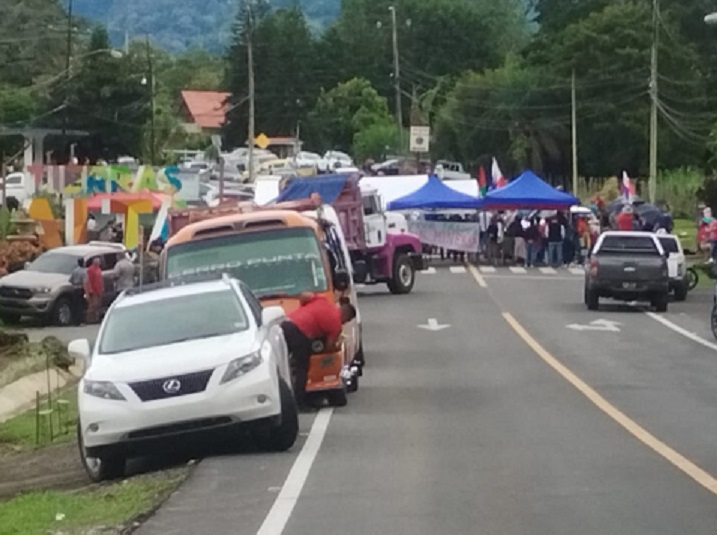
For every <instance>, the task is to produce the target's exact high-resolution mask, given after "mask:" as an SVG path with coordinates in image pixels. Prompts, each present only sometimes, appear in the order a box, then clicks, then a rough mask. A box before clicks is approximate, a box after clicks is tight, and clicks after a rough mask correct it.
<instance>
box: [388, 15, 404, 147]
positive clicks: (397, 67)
mask: <svg viewBox="0 0 717 535" xmlns="http://www.w3.org/2000/svg"><path fill="white" fill-rule="evenodd" d="M388 10H389V11H390V12H391V29H392V38H393V81H394V86H395V88H396V126H397V127H398V147H399V152H402V151H403V111H402V109H401V63H400V61H399V55H398V28H397V24H396V6H389V8H388Z"/></svg>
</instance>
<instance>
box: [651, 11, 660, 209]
mask: <svg viewBox="0 0 717 535" xmlns="http://www.w3.org/2000/svg"><path fill="white" fill-rule="evenodd" d="M659 10H660V4H659V0H653V2H652V26H653V29H652V31H653V38H652V51H651V61H650V104H651V106H650V179H649V184H648V190H649V194H650V202H651V203H653V204H654V202H655V197H656V195H657V99H658V92H657V74H658V70H657V66H658V64H657V60H658V56H657V51H658V45H659V37H660V29H659V21H660V18H659V17H660V11H659Z"/></svg>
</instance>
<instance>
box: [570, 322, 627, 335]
mask: <svg viewBox="0 0 717 535" xmlns="http://www.w3.org/2000/svg"><path fill="white" fill-rule="evenodd" d="M619 325H622V323H619V322H617V321H610V320H595V321H591V322H590V324H589V325H578V324H577V323H571V324H570V325H566V326H565V327H567V328H568V329H572V330H574V331H604V332H611V333H619V332H620V327H619Z"/></svg>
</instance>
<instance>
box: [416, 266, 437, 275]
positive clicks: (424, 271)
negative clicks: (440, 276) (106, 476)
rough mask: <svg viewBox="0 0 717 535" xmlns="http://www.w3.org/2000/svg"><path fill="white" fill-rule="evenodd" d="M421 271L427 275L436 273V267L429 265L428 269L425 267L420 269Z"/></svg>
mask: <svg viewBox="0 0 717 535" xmlns="http://www.w3.org/2000/svg"><path fill="white" fill-rule="evenodd" d="M419 273H424V274H426V275H435V274H436V268H434V267H429V268H427V269H424V270H423V271H419Z"/></svg>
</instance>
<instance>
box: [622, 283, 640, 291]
mask: <svg viewBox="0 0 717 535" xmlns="http://www.w3.org/2000/svg"><path fill="white" fill-rule="evenodd" d="M622 287H623V288H624V289H625V290H634V289H635V288H637V283H636V282H623V283H622Z"/></svg>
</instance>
